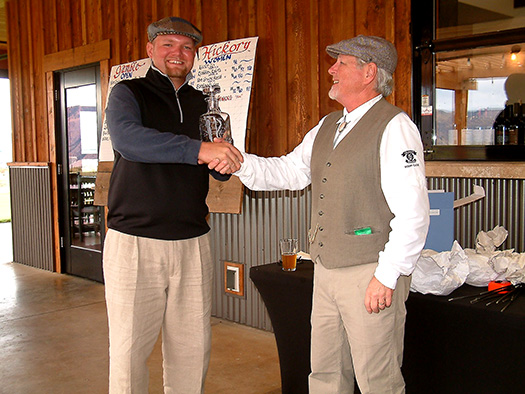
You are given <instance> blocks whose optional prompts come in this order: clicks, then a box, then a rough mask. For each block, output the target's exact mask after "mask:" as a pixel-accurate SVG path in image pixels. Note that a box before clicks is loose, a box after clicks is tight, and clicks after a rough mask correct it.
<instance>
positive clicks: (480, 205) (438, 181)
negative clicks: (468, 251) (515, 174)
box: [428, 178, 525, 253]
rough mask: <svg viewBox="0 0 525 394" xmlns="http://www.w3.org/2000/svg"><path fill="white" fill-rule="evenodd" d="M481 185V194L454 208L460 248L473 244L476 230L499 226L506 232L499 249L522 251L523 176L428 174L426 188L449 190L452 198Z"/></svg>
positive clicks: (524, 240)
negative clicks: (438, 175) (475, 177)
mask: <svg viewBox="0 0 525 394" xmlns="http://www.w3.org/2000/svg"><path fill="white" fill-rule="evenodd" d="M474 185H479V186H482V187H483V188H484V189H485V195H486V196H485V198H483V199H481V200H478V201H476V202H474V203H471V204H469V205H467V206H463V207H459V208H457V209H455V210H454V220H455V229H454V232H455V234H454V235H455V238H454V239H456V240H457V241H458V242H459V244H460V245H461V247H462V248H474V247H475V244H476V236H477V235H478V233H479V232H480V231H490V230H492V229H493V228H494V227H496V226H503V227H505V228H506V229H507V231H508V232H509V235H508V237H507V240H506V241H505V242H504V243H503V245H501V249H502V250H504V249H514V250H515V251H516V252H519V253H523V252H525V180H523V179H488V178H479V179H473V178H429V179H428V189H429V190H445V191H446V192H453V193H454V199H455V200H457V199H459V198H463V197H466V196H468V195H470V194H472V193H473V192H474Z"/></svg>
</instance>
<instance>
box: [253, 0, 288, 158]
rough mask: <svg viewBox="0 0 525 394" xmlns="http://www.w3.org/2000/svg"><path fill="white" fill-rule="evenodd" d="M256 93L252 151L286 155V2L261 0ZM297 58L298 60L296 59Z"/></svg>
mask: <svg viewBox="0 0 525 394" xmlns="http://www.w3.org/2000/svg"><path fill="white" fill-rule="evenodd" d="M256 7H257V34H258V36H259V42H258V47H257V58H256V61H255V75H256V77H255V80H254V84H255V89H254V90H255V92H256V97H255V99H254V101H253V102H254V106H253V108H252V111H253V113H254V116H253V120H252V135H251V136H250V146H249V149H248V150H249V151H250V152H257V153H258V154H260V155H262V156H269V155H278V154H283V153H285V152H286V151H287V150H288V146H287V141H286V140H287V130H286V124H287V118H288V100H287V97H288V96H287V86H286V84H287V78H286V64H287V59H286V17H285V15H286V4H285V2H281V1H272V0H258V1H257V3H256ZM293 61H297V59H294V60H293Z"/></svg>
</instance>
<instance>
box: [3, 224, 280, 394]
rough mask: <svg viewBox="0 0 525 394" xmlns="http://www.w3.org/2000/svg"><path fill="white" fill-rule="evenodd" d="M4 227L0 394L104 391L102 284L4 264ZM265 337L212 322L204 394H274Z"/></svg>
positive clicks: (153, 388) (157, 385) (153, 374)
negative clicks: (209, 354)
mask: <svg viewBox="0 0 525 394" xmlns="http://www.w3.org/2000/svg"><path fill="white" fill-rule="evenodd" d="M9 230H10V229H7V226H6V224H0V243H1V244H2V245H6V246H2V247H1V248H0V249H1V250H0V349H1V351H0V393H5V394H26V393H27V394H29V393H31V394H33V393H45V394H47V393H49V394H60V393H64V394H65V393H68V394H71V393H75V394H82V393H86V394H88V393H89V394H94V393H95V394H96V393H106V392H107V380H108V341H107V336H108V332H107V318H106V308H105V303H104V286H103V285H102V284H100V283H97V282H93V281H90V280H86V279H82V278H78V277H74V276H70V275H61V274H56V273H52V272H47V271H43V270H40V269H37V268H32V267H28V266H25V265H22V264H16V263H12V262H10V261H11V260H12V257H11V256H12V252H11V250H10V247H9V243H10V236H11V235H10V231H9ZM148 365H149V368H150V390H149V392H150V393H162V392H163V390H162V356H161V350H160V340H159V341H158V342H157V345H156V346H155V350H154V352H153V354H152V355H151V357H150V360H149V362H148ZM280 383H281V382H280V373H279V360H278V356H277V347H276V344H275V337H274V336H273V334H272V333H270V332H266V331H261V330H257V329H254V328H250V327H246V326H243V325H239V324H235V323H232V322H228V321H224V320H220V319H217V318H213V319H212V353H211V362H210V368H209V372H208V376H207V379H206V387H205V393H210V394H211V393H242V394H250V393H253V394H277V393H280V392H281V389H280Z"/></svg>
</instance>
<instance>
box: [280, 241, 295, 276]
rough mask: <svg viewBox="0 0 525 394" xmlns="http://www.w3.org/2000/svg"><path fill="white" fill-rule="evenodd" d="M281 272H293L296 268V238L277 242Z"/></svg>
mask: <svg viewBox="0 0 525 394" xmlns="http://www.w3.org/2000/svg"><path fill="white" fill-rule="evenodd" d="M279 244H280V246H281V261H282V263H283V271H295V269H296V267H297V238H285V239H281V240H280V241H279Z"/></svg>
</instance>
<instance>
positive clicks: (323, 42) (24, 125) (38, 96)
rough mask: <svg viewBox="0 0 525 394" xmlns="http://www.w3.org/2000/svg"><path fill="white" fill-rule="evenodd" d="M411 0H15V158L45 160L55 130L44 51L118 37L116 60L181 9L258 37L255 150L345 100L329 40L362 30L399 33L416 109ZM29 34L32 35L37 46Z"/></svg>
mask: <svg viewBox="0 0 525 394" xmlns="http://www.w3.org/2000/svg"><path fill="white" fill-rule="evenodd" d="M409 8H410V0H367V1H358V0H347V1H338V0H323V1H321V0H286V1H274V0H219V1H217V0H109V1H104V0H69V1H63V0H43V1H40V2H34V1H31V0H7V7H6V10H7V19H8V22H9V23H8V25H9V26H8V29H9V32H10V35H11V39H10V40H9V44H8V49H9V61H10V67H9V68H10V77H11V86H12V91H13V127H14V146H15V149H14V157H15V160H20V161H46V160H49V159H50V158H49V157H48V152H49V144H51V143H53V141H49V130H48V128H47V112H48V110H47V104H46V100H45V97H46V96H45V76H44V73H43V72H42V66H41V62H42V58H43V57H44V56H46V55H49V54H53V53H57V52H58V53H62V52H64V53H68V52H67V51H68V50H71V49H73V48H79V47H83V46H85V45H92V44H96V43H97V42H101V41H104V40H108V39H109V40H111V58H110V59H109V63H108V66H109V67H111V66H113V65H115V64H119V63H124V62H129V61H132V60H136V59H139V58H142V57H145V56H146V50H145V46H146V43H147V36H146V28H147V26H148V24H149V23H151V21H153V20H158V19H160V18H161V17H165V16H171V15H179V16H182V17H184V18H186V19H188V20H190V21H191V22H192V23H194V24H195V25H196V26H197V27H198V28H200V29H201V30H202V31H203V34H204V41H203V43H204V44H209V43H212V42H217V41H222V40H226V39H236V38H242V37H249V36H259V46H258V50H257V61H256V75H255V80H254V88H253V98H252V106H251V114H250V119H251V124H250V125H249V127H250V135H249V136H248V138H247V140H248V144H247V149H248V150H249V151H251V152H255V153H259V154H261V155H264V156H267V155H279V154H283V153H285V152H289V151H290V150H291V149H293V148H294V146H295V145H296V144H297V143H298V142H299V141H300V140H301V138H302V137H303V135H304V133H306V132H307V131H308V129H309V128H311V127H312V126H313V125H315V124H316V123H317V121H318V120H319V119H320V118H321V117H322V116H324V115H326V114H327V113H328V112H330V111H333V110H335V109H339V108H340V105H339V104H338V103H336V102H334V101H332V100H330V99H329V98H328V97H327V93H328V90H329V88H330V86H331V77H330V75H329V74H328V72H327V71H328V68H329V67H330V66H331V64H332V63H333V59H332V58H330V57H329V56H328V55H327V54H326V52H325V48H326V46H327V45H329V44H332V43H335V42H338V41H340V40H342V39H345V38H349V37H352V36H354V35H356V34H374V35H379V36H383V37H387V38H388V39H391V40H392V41H394V42H395V44H396V46H397V48H398V52H399V54H400V59H399V66H398V69H397V71H396V74H395V79H396V85H397V88H396V89H395V93H394V95H393V97H392V98H391V101H392V102H394V103H396V104H398V105H399V106H401V107H402V108H403V109H404V110H406V111H409V110H410V102H411V94H410V82H411V42H410V34H409V29H408V26H409V23H410V20H409V17H408V16H407V15H408V10H409ZM23 43H31V44H30V45H27V44H23Z"/></svg>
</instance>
